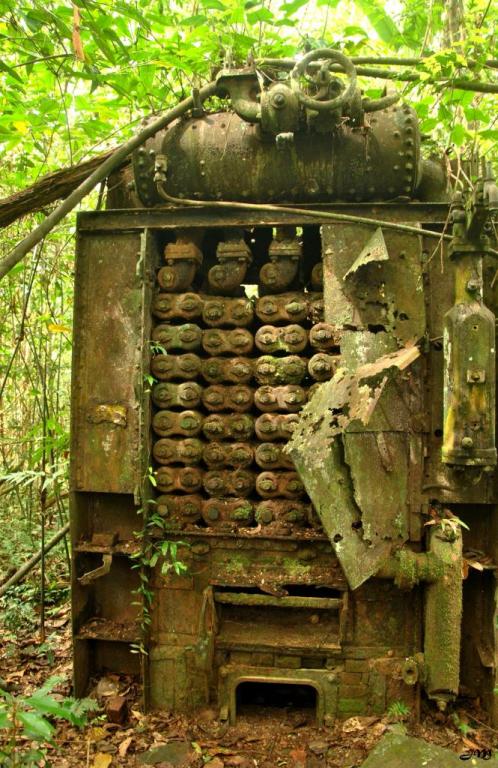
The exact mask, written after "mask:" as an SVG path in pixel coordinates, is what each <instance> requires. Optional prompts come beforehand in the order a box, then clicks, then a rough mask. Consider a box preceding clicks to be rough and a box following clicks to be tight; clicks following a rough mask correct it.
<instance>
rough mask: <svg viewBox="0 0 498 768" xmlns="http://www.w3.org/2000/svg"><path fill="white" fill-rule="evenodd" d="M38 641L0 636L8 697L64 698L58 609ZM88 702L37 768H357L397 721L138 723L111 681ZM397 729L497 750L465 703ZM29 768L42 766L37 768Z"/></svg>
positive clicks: (168, 718)
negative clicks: (115, 701) (114, 707)
mask: <svg viewBox="0 0 498 768" xmlns="http://www.w3.org/2000/svg"><path fill="white" fill-rule="evenodd" d="M46 633H47V640H46V642H45V643H44V644H42V645H40V639H39V635H38V634H33V633H28V632H26V633H23V632H19V633H17V634H16V635H15V636H14V635H13V634H12V633H9V632H7V631H6V630H2V629H1V628H0V676H1V678H2V681H3V682H2V684H3V685H5V686H6V687H7V688H8V690H9V691H10V693H11V694H13V695H14V696H25V695H28V694H30V693H32V692H33V691H34V690H35V689H37V688H39V687H40V686H41V685H42V684H43V683H44V682H45V681H46V680H47V678H49V677H51V676H54V675H57V676H58V677H60V682H59V683H58V684H57V686H56V688H55V689H54V695H55V696H57V695H60V696H61V697H65V696H68V695H70V692H71V637H70V617H69V607H68V606H67V605H64V606H62V607H61V608H60V610H58V611H57V612H56V613H55V614H54V615H52V616H51V617H50V619H49V620H47V624H46ZM116 695H123V696H124V697H125V698H126V706H125V707H124V708H123V709H122V711H121V712H120V713H119V715H120V716H123V721H122V722H119V723H115V722H109V717H108V716H107V715H106V700H109V699H110V698H111V697H114V696H116ZM91 696H93V697H94V698H96V699H97V700H98V703H99V704H100V705H101V710H100V712H96V713H92V714H91V715H90V716H89V722H88V725H87V726H85V727H84V728H82V729H77V728H75V727H73V726H70V725H68V724H67V723H61V722H59V723H58V724H57V732H56V738H55V740H54V742H53V744H51V745H50V744H49V745H46V754H47V762H46V763H45V764H46V765H47V766H48V765H50V766H53V768H76V767H77V768H108V767H109V766H111V768H113V767H114V766H116V767H117V766H127V767H128V768H134V766H140V765H147V764H149V765H150V764H154V765H156V766H157V768H201V766H205V767H206V768H357V766H361V764H362V762H363V760H364V759H365V758H366V756H367V755H368V753H369V752H370V751H371V750H372V748H373V747H374V746H375V745H376V743H377V742H378V741H379V739H380V738H381V737H382V735H383V734H384V733H385V732H386V730H387V729H388V728H390V727H391V726H392V724H393V723H394V722H395V721H396V719H398V720H399V719H400V718H399V717H398V718H396V716H394V717H393V716H391V717H383V718H380V717H355V718H350V719H349V720H346V721H343V722H337V723H336V724H335V725H334V726H333V727H327V728H317V727H315V726H314V724H313V710H306V709H294V708H275V707H261V706H252V707H248V708H246V709H245V710H244V713H243V714H241V715H240V717H238V720H237V724H236V725H235V726H228V724H226V723H222V722H221V721H219V720H218V719H217V713H216V711H215V710H214V709H205V710H203V711H201V712H199V713H197V714H196V715H195V717H192V718H186V717H184V716H178V715H172V714H170V713H168V712H164V713H154V714H148V715H145V714H144V713H143V711H142V710H141V705H140V691H139V690H138V688H137V686H136V684H135V683H134V682H133V681H132V680H130V679H129V678H125V677H119V676H116V675H109V676H107V677H106V678H104V679H103V681H101V682H100V684H99V685H98V686H95V688H94V690H93V692H92V693H91ZM117 719H119V717H118V718H117ZM402 719H403V720H404V722H403V723H402V727H404V728H405V729H406V732H407V733H408V734H410V735H413V736H418V737H420V738H423V739H425V740H427V741H430V742H432V743H434V744H438V745H440V746H444V747H447V748H449V749H451V750H453V751H454V752H456V753H457V754H459V755H463V754H464V753H466V752H468V751H469V750H474V749H483V748H489V749H493V748H496V747H497V746H498V732H497V731H494V730H493V729H492V728H490V727H489V726H487V725H486V724H485V720H486V715H485V714H484V713H483V712H482V711H480V710H479V709H476V706H475V703H474V704H470V703H469V702H466V703H465V705H462V706H460V707H456V708H455V709H453V711H451V712H449V713H448V714H442V713H437V712H435V711H434V710H433V709H432V710H429V709H427V710H426V711H424V708H423V710H422V713H421V716H420V719H419V721H418V722H416V720H415V718H414V716H413V715H412V714H410V715H407V716H405V717H404V718H402ZM398 727H399V725H398ZM21 746H22V745H21ZM26 746H28V745H26ZM479 764H481V761H479ZM39 765H40V766H43V762H41V763H40V764H39Z"/></svg>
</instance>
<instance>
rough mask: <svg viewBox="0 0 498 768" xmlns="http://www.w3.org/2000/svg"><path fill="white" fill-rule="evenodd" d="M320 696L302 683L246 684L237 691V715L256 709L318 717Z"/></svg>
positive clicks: (238, 687)
mask: <svg viewBox="0 0 498 768" xmlns="http://www.w3.org/2000/svg"><path fill="white" fill-rule="evenodd" d="M317 704H318V695H317V691H316V689H315V688H314V687H313V686H312V685H304V684H302V683H275V682H262V681H260V680H258V681H257V682H244V683H239V685H238V686H237V691H236V707H237V715H244V714H249V713H250V712H252V711H253V710H254V708H258V709H261V708H267V707H271V708H272V709H275V710H278V709H280V710H289V709H292V710H300V711H301V710H306V711H307V712H308V713H309V714H312V715H313V717H315V716H316V711H317Z"/></svg>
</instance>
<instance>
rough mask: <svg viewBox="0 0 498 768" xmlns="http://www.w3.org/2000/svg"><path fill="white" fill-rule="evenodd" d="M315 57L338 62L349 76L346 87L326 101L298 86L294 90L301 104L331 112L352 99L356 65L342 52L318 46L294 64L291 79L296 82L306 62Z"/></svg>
mask: <svg viewBox="0 0 498 768" xmlns="http://www.w3.org/2000/svg"><path fill="white" fill-rule="evenodd" d="M317 59H330V60H331V61H333V62H335V63H336V64H340V66H341V67H342V68H343V70H344V72H345V74H346V75H347V76H348V78H349V83H348V87H347V88H346V90H345V91H344V92H343V93H341V94H340V95H339V96H336V97H335V98H334V99H328V100H327V101H320V100H319V99H314V98H313V97H311V96H308V95H307V94H305V93H303V91H302V90H301V89H300V88H299V87H296V92H297V95H298V97H299V101H300V102H301V104H304V106H305V107H309V109H314V110H316V111H317V112H331V111H332V110H335V109H337V108H338V107H342V106H343V105H347V104H349V103H350V102H351V100H352V99H353V97H354V95H355V91H356V67H355V66H354V64H353V62H352V61H351V59H348V57H347V56H344V54H343V53H339V51H333V50H331V49H330V48H318V49H317V50H316V51H310V52H309V53H307V54H306V56H304V57H303V58H302V59H301V61H300V62H298V63H297V64H296V66H295V67H294V69H293V70H292V72H291V80H292V81H293V82H294V83H295V84H297V81H298V80H299V78H300V77H303V76H304V75H305V73H306V69H307V67H308V64H310V63H311V62H312V61H316V60H317Z"/></svg>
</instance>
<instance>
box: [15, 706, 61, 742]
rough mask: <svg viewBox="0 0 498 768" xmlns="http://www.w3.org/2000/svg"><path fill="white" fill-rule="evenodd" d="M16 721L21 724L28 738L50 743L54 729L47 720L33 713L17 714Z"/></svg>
mask: <svg viewBox="0 0 498 768" xmlns="http://www.w3.org/2000/svg"><path fill="white" fill-rule="evenodd" d="M17 718H18V720H19V721H20V722H21V723H22V724H23V726H24V730H25V732H26V735H27V736H28V737H32V738H34V739H38V740H40V739H41V740H42V741H50V739H51V738H52V734H53V732H54V730H55V729H54V727H53V726H52V725H50V723H49V722H48V720H46V719H45V718H44V717H41V716H40V715H37V714H36V713H35V712H18V713H17Z"/></svg>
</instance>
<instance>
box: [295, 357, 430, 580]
mask: <svg viewBox="0 0 498 768" xmlns="http://www.w3.org/2000/svg"><path fill="white" fill-rule="evenodd" d="M419 354H420V352H419V350H418V348H417V347H409V348H406V349H402V350H399V351H398V352H397V353H391V354H388V355H384V357H382V358H380V359H378V360H377V361H375V362H374V363H369V364H366V365H364V366H362V367H361V368H359V369H357V371H356V372H355V374H349V373H347V372H346V371H345V370H344V369H340V370H339V371H338V372H337V373H336V375H335V376H334V378H333V379H332V380H331V381H329V382H326V383H324V384H322V385H320V386H319V388H318V390H317V391H316V393H315V394H314V396H313V397H312V399H311V401H310V402H309V403H308V405H307V406H305V408H304V409H303V411H302V412H301V414H300V416H299V421H298V423H297V425H296V427H295V428H294V431H293V435H292V438H291V440H290V442H289V444H288V446H287V448H286V450H287V451H288V452H289V453H290V455H291V456H292V459H293V461H294V464H295V466H296V469H297V471H298V473H299V475H300V477H301V479H302V481H303V483H304V485H305V487H306V491H307V492H308V495H309V496H310V498H311V500H312V501H313V504H314V506H315V509H316V511H317V513H318V515H319V517H320V519H321V521H322V524H323V527H324V529H325V531H326V533H327V535H328V537H329V539H330V541H331V543H332V546H333V547H334V550H335V552H336V555H337V557H338V559H339V561H340V563H341V566H342V567H343V569H344V573H345V575H346V578H347V580H348V583H349V585H350V587H351V588H352V589H356V588H357V587H358V586H360V584H362V583H363V582H364V581H366V579H368V578H369V577H370V576H372V575H374V574H375V573H376V572H377V571H378V569H379V567H380V565H381V563H382V562H383V561H384V560H385V559H386V558H387V557H388V556H389V554H390V552H391V551H392V548H393V546H396V545H398V546H399V545H400V544H402V543H403V542H405V541H406V540H407V539H408V471H409V461H408V456H409V440H410V437H409V434H407V433H406V432H404V431H392V432H389V431H380V430H379V431H375V432H373V431H372V432H365V431H358V430H357V429H356V430H353V428H354V427H358V425H362V426H363V429H364V428H365V426H368V424H369V422H370V420H371V419H372V418H373V416H374V414H375V412H376V409H377V408H380V409H381V410H382V411H384V412H385V410H386V408H387V407H388V405H389V401H388V400H387V402H386V401H385V399H384V398H385V396H386V395H387V396H388V394H389V389H388V388H387V387H386V385H387V383H388V381H389V379H391V380H394V381H395V380H396V378H397V377H398V376H399V375H400V372H402V371H403V370H404V369H406V368H407V367H408V366H409V365H410V364H411V363H412V362H414V360H416V359H417V358H418V356H419ZM350 428H351V431H350Z"/></svg>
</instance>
